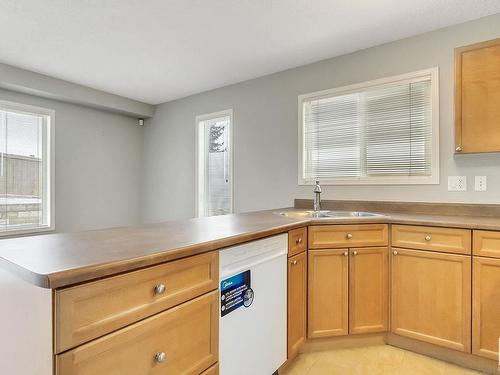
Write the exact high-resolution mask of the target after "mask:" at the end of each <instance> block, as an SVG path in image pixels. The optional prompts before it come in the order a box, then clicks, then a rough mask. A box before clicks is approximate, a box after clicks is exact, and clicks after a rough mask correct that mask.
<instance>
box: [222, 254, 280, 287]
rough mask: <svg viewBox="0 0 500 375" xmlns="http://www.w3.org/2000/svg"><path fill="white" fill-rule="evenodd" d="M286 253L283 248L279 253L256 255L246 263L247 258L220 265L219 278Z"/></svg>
mask: <svg viewBox="0 0 500 375" xmlns="http://www.w3.org/2000/svg"><path fill="white" fill-rule="evenodd" d="M286 255H287V251H286V249H285V250H283V251H280V252H279V253H273V254H271V255H268V256H266V257H258V258H257V259H255V260H254V261H253V262H249V263H246V261H247V260H248V259H247V260H246V261H241V262H237V263H234V264H232V265H229V266H225V267H222V269H221V272H220V278H221V280H222V279H225V278H226V277H228V276H232V275H235V274H238V273H240V272H242V271H246V270H248V269H249V268H252V267H255V266H258V265H259V264H262V263H266V262H270V261H271V260H273V259H276V258H279V257H281V256H285V257H286Z"/></svg>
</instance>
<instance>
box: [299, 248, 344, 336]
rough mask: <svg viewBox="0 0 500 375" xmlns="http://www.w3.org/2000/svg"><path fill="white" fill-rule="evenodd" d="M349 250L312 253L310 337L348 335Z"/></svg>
mask: <svg viewBox="0 0 500 375" xmlns="http://www.w3.org/2000/svg"><path fill="white" fill-rule="evenodd" d="M348 255H349V253H348V250H347V249H334V250H333V249H325V250H309V256H308V279H309V282H308V337H311V338H314V337H328V336H339V335H347V333H348V263H349V256H348Z"/></svg>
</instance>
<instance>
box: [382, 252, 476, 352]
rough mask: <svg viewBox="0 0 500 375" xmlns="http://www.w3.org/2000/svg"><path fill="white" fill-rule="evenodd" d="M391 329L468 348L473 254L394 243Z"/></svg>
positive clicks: (445, 344) (444, 343)
mask: <svg viewBox="0 0 500 375" xmlns="http://www.w3.org/2000/svg"><path fill="white" fill-rule="evenodd" d="M391 259H392V265H391V266H392V267H391V269H392V282H391V296H392V301H391V302H392V303H391V306H392V310H391V330H392V332H393V333H396V334H398V335H402V336H407V337H410V338H413V339H417V340H421V341H426V342H429V343H431V344H436V345H440V346H444V347H447V348H451V349H455V350H460V351H463V352H470V339H471V337H470V334H471V257H469V256H465V255H455V254H443V253H435V252H429V251H420V250H403V249H399V248H393V249H392V256H391Z"/></svg>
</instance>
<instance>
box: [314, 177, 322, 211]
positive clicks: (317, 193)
mask: <svg viewBox="0 0 500 375" xmlns="http://www.w3.org/2000/svg"><path fill="white" fill-rule="evenodd" d="M313 192H314V203H313V210H314V212H318V211H321V185H320V184H319V181H318V180H316V186H315V187H314V191H313Z"/></svg>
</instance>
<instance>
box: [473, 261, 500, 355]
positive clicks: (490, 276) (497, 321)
mask: <svg viewBox="0 0 500 375" xmlns="http://www.w3.org/2000/svg"><path fill="white" fill-rule="evenodd" d="M473 275H474V279H473V282H472V288H473V291H472V298H473V299H472V353H474V354H477V355H479V356H482V357H486V358H490V359H494V360H498V339H499V338H500V259H488V258H481V257H474V263H473Z"/></svg>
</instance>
